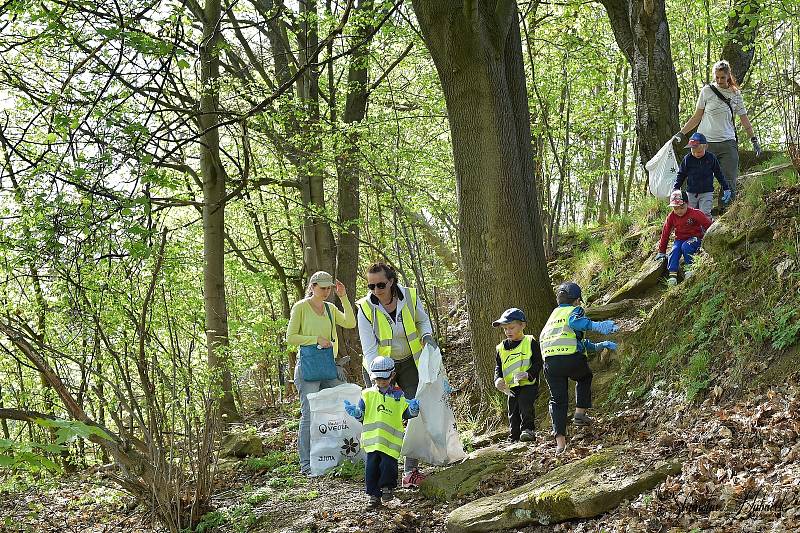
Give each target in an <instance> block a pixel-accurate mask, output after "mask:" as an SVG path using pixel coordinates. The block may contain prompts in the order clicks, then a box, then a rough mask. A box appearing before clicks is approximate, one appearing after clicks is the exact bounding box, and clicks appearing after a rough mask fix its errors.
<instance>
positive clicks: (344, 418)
mask: <svg viewBox="0 0 800 533" xmlns="http://www.w3.org/2000/svg"><path fill="white" fill-rule="evenodd" d="M360 399H361V387H359V386H358V385H356V384H355V383H343V384H342V385H339V386H337V387H331V388H328V389H323V390H321V391H319V392H315V393H312V394H309V395H308V403H309V405H310V407H311V453H310V455H309V459H310V460H311V475H312V476H321V475H322V474H324V473H325V472H327V471H328V470H330V469H331V468H333V467H335V466H336V465H338V464H340V463H342V462H344V461H345V460H349V461H352V462H354V463H355V462H358V461H364V460H365V458H366V456H365V454H364V452H363V451H362V450H361V422H359V421H358V420H356V419H355V418H353V417H352V416H350V415H348V414H347V413H345V412H344V401H345V400H348V401H349V402H350V403H352V404H356V405H358V401H359V400H360Z"/></svg>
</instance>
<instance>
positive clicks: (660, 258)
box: [655, 252, 667, 261]
mask: <svg viewBox="0 0 800 533" xmlns="http://www.w3.org/2000/svg"><path fill="white" fill-rule="evenodd" d="M665 257H667V254H665V253H663V252H658V253H657V254H656V256H655V260H656V261H661V260H662V259H664V258H665Z"/></svg>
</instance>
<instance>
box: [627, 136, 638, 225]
mask: <svg viewBox="0 0 800 533" xmlns="http://www.w3.org/2000/svg"><path fill="white" fill-rule="evenodd" d="M638 153H639V140H638V139H634V140H633V153H632V154H631V166H630V167H629V168H628V185H627V186H626V187H625V214H626V215H627V214H628V210H629V209H630V205H631V188H632V186H633V176H634V174H636V155H637V154H638Z"/></svg>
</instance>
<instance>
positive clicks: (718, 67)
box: [713, 59, 739, 89]
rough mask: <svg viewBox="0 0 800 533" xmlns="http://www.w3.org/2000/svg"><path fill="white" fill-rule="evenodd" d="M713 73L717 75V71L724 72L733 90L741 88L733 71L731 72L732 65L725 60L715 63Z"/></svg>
mask: <svg viewBox="0 0 800 533" xmlns="http://www.w3.org/2000/svg"><path fill="white" fill-rule="evenodd" d="M713 71H714V72H715V73H716V72H717V71H719V72H724V73H725V74H727V75H728V85H729V86H730V87H731V88H732V89H738V88H739V82H737V81H736V76H734V75H733V71H732V70H731V64H730V63H728V62H727V61H725V60H724V59H721V60H719V61H717V62H716V63H714V67H713Z"/></svg>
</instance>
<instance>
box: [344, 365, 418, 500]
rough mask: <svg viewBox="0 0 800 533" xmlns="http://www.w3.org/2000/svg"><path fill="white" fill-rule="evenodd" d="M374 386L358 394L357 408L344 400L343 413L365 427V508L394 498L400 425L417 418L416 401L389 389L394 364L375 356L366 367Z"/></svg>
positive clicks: (400, 435) (362, 437)
mask: <svg viewBox="0 0 800 533" xmlns="http://www.w3.org/2000/svg"><path fill="white" fill-rule="evenodd" d="M369 371H370V378H371V379H372V382H373V383H375V385H374V386H372V387H369V388H367V389H364V390H363V391H362V392H361V399H360V400H359V402H358V405H353V404H351V403H350V402H348V401H347V400H345V402H344V409H345V411H346V412H347V414H349V415H350V416H352V417H353V418H356V419H357V420H359V421H360V422H362V423H363V424H364V427H363V429H362V432H361V448H362V449H363V450H364V451H365V452H367V463H366V465H365V467H364V469H365V476H364V483H365V485H366V493H367V494H368V495H369V504H368V508H370V509H375V508H378V507H380V506H381V501H389V500H391V499H392V498H393V497H394V489H395V487H396V486H397V460H398V459H399V458H400V449H401V448H402V446H403V437H404V435H405V429H404V427H403V421H404V420H408V419H409V418H413V417H415V416H417V415H418V414H419V401H418V400H417V399H413V400H407V399H406V398H405V397H404V396H403V391H402V390H400V387H398V386H396V385H394V386H393V385H392V384H391V382H392V379H393V378H394V360H393V359H392V358H391V357H382V356H378V357H376V358H375V359H373V361H372V364H370V367H369Z"/></svg>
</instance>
